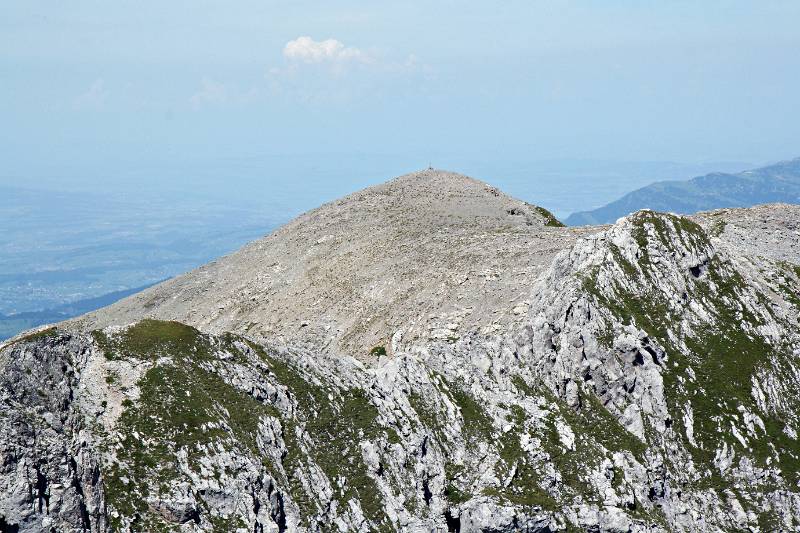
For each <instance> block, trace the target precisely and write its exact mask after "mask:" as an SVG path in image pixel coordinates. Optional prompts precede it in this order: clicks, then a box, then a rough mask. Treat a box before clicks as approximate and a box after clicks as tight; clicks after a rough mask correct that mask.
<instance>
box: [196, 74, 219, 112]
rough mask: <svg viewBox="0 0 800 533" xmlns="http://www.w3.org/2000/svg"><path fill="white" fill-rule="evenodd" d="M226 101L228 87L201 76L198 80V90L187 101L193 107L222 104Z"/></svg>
mask: <svg viewBox="0 0 800 533" xmlns="http://www.w3.org/2000/svg"><path fill="white" fill-rule="evenodd" d="M227 101H228V88H227V87H226V86H225V84H223V83H220V82H217V81H214V80H212V79H211V78H205V77H204V78H203V79H202V80H200V90H199V91H197V92H196V93H194V94H193V95H192V96H191V97H190V98H189V103H190V104H192V107H194V108H195V109H197V108H199V107H202V106H203V105H204V104H224V103H225V102H227Z"/></svg>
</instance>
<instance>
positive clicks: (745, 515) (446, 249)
mask: <svg viewBox="0 0 800 533" xmlns="http://www.w3.org/2000/svg"><path fill="white" fill-rule="evenodd" d="M799 314H800V207H798V206H789V205H782V204H773V205H763V206H758V207H753V208H746V209H725V210H719V211H711V212H704V213H700V214H697V215H694V216H691V217H681V216H677V215H672V214H664V213H658V212H654V211H647V210H645V211H639V212H636V213H634V214H632V215H629V216H627V217H625V218H622V219H620V220H618V221H617V222H616V223H615V224H613V225H609V226H595V227H581V228H565V227H562V225H561V224H560V223H559V222H558V221H557V220H556V219H555V218H554V217H553V216H552V215H551V214H550V213H549V212H547V211H546V210H544V209H542V208H539V207H536V206H534V205H530V204H527V203H525V202H521V201H519V200H516V199H513V198H510V197H508V196H506V195H504V194H503V193H502V192H500V191H498V190H497V189H495V188H493V187H491V186H489V185H486V184H484V183H481V182H479V181H476V180H473V179H470V178H467V177H464V176H460V175H457V174H452V173H447V172H441V171H434V170H428V171H424V172H419V173H415V174H410V175H407V176H402V177H399V178H396V179H394V180H391V181H389V182H387V183H385V184H383V185H379V186H377V187H372V188H369V189H366V190H364V191H361V192H357V193H355V194H352V195H350V196H347V197H345V198H342V199H341V200H337V201H335V202H332V203H330V204H327V205H324V206H322V207H320V208H318V209H316V210H314V211H311V212H309V213H307V214H305V215H303V216H301V217H299V218H298V219H296V220H295V221H293V222H291V223H289V224H288V225H286V226H285V227H283V228H281V229H279V230H277V231H276V232H274V233H273V234H271V235H269V236H267V237H264V238H263V239H261V240H258V241H256V242H253V243H252V244H250V245H248V246H246V247H244V248H243V249H242V250H240V251H238V252H236V253H234V254H232V255H230V256H227V257H224V258H222V259H219V260H218V261H215V262H213V263H211V264H209V265H206V266H204V267H202V268H199V269H197V270H195V271H192V272H189V273H187V274H185V275H183V276H180V277H178V278H175V279H173V280H170V281H167V282H165V283H162V284H160V285H157V286H155V287H152V288H150V289H148V290H146V291H144V292H142V293H140V294H138V295H135V296H132V297H129V298H128V299H126V300H123V301H121V302H119V303H117V304H115V305H113V306H111V307H108V308H105V309H102V310H100V311H97V312H94V313H92V314H90V315H86V316H84V317H81V318H79V319H76V320H73V321H69V322H65V323H61V324H57V325H54V326H51V327H47V328H43V329H40V330H38V331H33V332H28V333H27V334H23V335H21V336H18V337H16V338H15V339H12V340H10V341H9V342H6V343H5V344H4V345H2V346H0V458H1V459H2V460H1V461H0V531H2V532H28V531H74V532H78V531H92V532H99V531H187V532H188V531H225V532H227V531H237V532H242V533H245V532H254V533H263V532H282V531H291V532H293V531H364V532H366V531H419V532H423V531H424V532H429V531H442V532H445V531H461V532H472V531H495V532H497V531H541V532H551V531H613V532H645V531H647V532H657V531H658V532H660V531H733V530H736V531H739V530H744V531H764V532H766V531H796V530H798V529H800V442H799V441H798V431H799V430H800V419H799V418H800V328H798V320H799V319H800V316H799Z"/></svg>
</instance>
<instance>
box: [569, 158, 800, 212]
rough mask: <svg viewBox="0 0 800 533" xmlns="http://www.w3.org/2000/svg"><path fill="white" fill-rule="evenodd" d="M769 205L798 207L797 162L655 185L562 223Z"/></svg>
mask: <svg viewBox="0 0 800 533" xmlns="http://www.w3.org/2000/svg"><path fill="white" fill-rule="evenodd" d="M771 202H785V203H791V204H796V203H800V158H797V159H792V160H791V161H782V162H780V163H776V164H774V165H769V166H766V167H763V168H757V169H753V170H746V171H744V172H739V173H736V174H727V173H721V172H715V173H712V174H706V175H705V176H699V177H696V178H693V179H690V180H688V181H659V182H656V183H653V184H652V185H648V186H646V187H642V188H641V189H637V190H635V191H633V192H631V193H628V194H626V195H625V196H623V197H622V198H620V199H619V200H616V201H614V202H611V203H610V204H606V205H604V206H603V207H599V208H597V209H594V210H592V211H582V212H577V213H573V214H572V215H570V216H569V217H567V219H566V220H565V222H566V223H567V224H568V225H570V226H583V225H587V224H608V223H612V222H614V221H616V220H617V219H618V218H620V217H623V216H625V215H628V214H630V213H633V212H634V211H638V210H639V209H653V210H655V211H666V212H672V213H679V214H690V213H696V212H698V211H706V210H710V209H719V208H723V207H749V206H753V205H757V204H765V203H771Z"/></svg>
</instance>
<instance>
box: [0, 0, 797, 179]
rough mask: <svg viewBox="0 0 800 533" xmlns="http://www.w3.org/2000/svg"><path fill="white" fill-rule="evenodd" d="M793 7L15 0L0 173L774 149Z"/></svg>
mask: <svg viewBox="0 0 800 533" xmlns="http://www.w3.org/2000/svg"><path fill="white" fill-rule="evenodd" d="M799 24H800V2H796V1H783V2H782V1H770V2H763V1H752V2H740V1H702V2H697V1H670V2H642V1H633V0H631V1H621V0H615V1H612V0H609V1H603V2H600V1H593V2H590V1H584V2H579V1H558V2H537V1H532V0H524V1H517V0H505V1H485V2H479V1H469V2H455V1H441V0H425V1H415V0H404V1H402V2H387V1H371V2H351V1H345V2H321V1H319V2H308V1H288V0H287V1H260V2H256V1H249V2H234V1H225V2H221V1H220V2H210V1H192V2H172V1H170V2H164V1H162V0H159V1H136V2H133V1H121V2H108V1H97V2H89V1H70V2H63V1H21V0H11V1H6V2H3V3H2V4H0V119H1V120H2V124H3V127H2V128H0V157H2V160H3V167H4V168H3V170H2V175H3V176H4V177H5V179H6V181H8V180H9V179H17V180H19V179H22V177H24V176H28V175H30V176H36V175H39V174H41V172H40V171H38V170H37V169H39V168H40V167H41V168H43V167H48V168H59V167H69V166H73V167H75V168H80V169H86V171H87V172H89V171H90V169H91V168H93V165H99V164H101V163H102V164H103V165H114V164H119V165H123V166H124V165H125V164H126V162H127V161H137V162H142V161H152V162H153V165H155V166H156V167H157V166H158V162H159V161H170V162H171V163H172V164H174V163H175V162H180V161H183V160H186V161H188V160H198V158H199V159H203V158H209V159H215V158H216V159H225V158H237V157H239V158H240V157H251V156H263V155H270V156H275V155H282V154H292V155H295V156H296V155H303V154H337V153H342V154H351V155H352V154H361V153H363V154H392V155H394V156H398V157H401V158H403V157H408V158H416V159H421V160H427V159H429V158H433V159H435V158H437V157H441V158H443V159H447V160H453V159H458V158H459V157H462V156H463V157H476V156H478V155H480V156H481V157H483V158H484V159H485V160H487V161H488V160H492V158H505V159H511V160H515V159H520V160H525V159H527V160H537V159H555V158H578V159H592V158H596V159H607V160H624V161H649V160H653V161H666V160H671V161H681V162H702V161H713V160H728V161H731V160H735V161H754V162H768V161H773V160H779V159H787V158H791V157H797V156H800V143H799V142H798V140H800V96H798V95H800V30H798V27H799ZM42 172H43V171H42ZM9 176H12V177H13V178H9ZM687 177H688V176H687ZM31 179H32V180H34V181H35V179H36V178H35V177H31Z"/></svg>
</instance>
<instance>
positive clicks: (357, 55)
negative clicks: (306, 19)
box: [283, 36, 372, 63]
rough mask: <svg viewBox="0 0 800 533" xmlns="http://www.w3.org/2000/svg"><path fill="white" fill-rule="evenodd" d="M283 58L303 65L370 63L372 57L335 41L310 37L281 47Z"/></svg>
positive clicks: (300, 38) (299, 38)
mask: <svg viewBox="0 0 800 533" xmlns="http://www.w3.org/2000/svg"><path fill="white" fill-rule="evenodd" d="M283 57H285V58H286V59H288V60H289V61H298V62H303V63H344V62H349V61H352V62H358V63H371V62H372V57H371V56H370V55H369V54H367V53H366V52H364V51H363V50H360V49H358V48H355V47H352V46H345V45H344V44H343V43H342V42H341V41H338V40H336V39H326V40H324V41H315V40H314V39H312V38H311V37H307V36H303V37H298V38H297V39H294V40H292V41H289V42H288V43H286V46H284V47H283Z"/></svg>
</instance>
